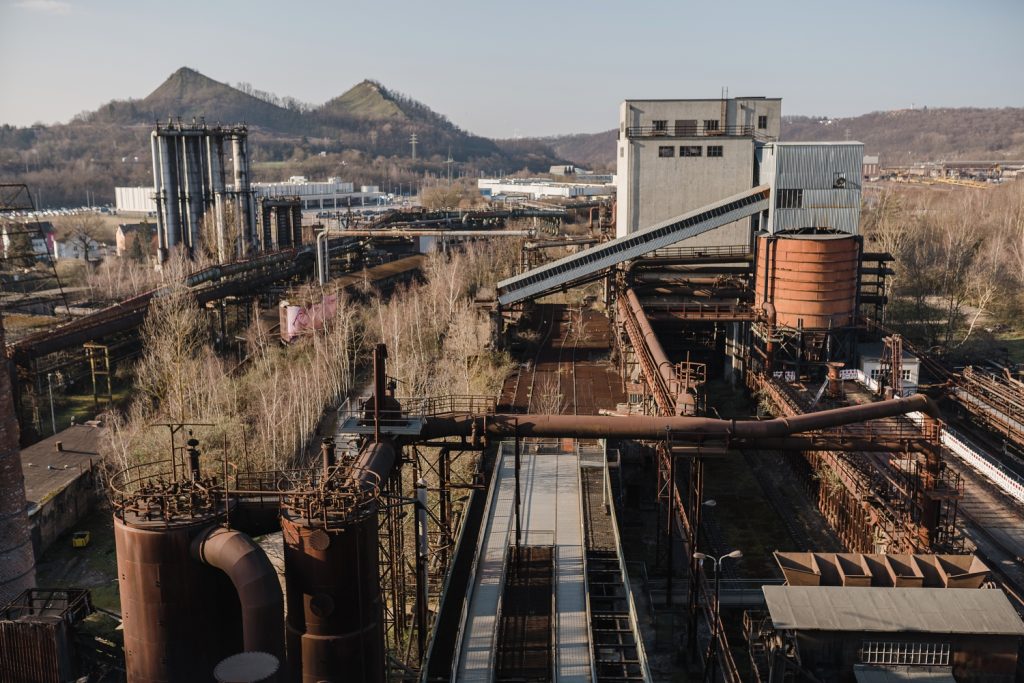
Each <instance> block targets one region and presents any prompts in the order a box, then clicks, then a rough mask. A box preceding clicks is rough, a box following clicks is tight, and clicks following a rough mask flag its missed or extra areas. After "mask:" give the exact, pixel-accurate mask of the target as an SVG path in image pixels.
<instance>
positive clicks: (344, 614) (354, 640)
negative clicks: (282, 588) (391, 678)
mask: <svg viewBox="0 0 1024 683" xmlns="http://www.w3.org/2000/svg"><path fill="white" fill-rule="evenodd" d="M281 530H282V532H283V536H284V564H285V581H286V582H287V590H286V593H287V600H288V617H287V628H286V634H287V635H286V638H287V645H288V665H289V669H290V671H291V678H292V681H294V683H299V681H302V683H321V682H323V683H327V682H330V683H342V682H343V681H364V682H366V683H375V682H378V681H383V680H384V626H383V620H382V616H383V614H382V610H381V602H380V578H379V572H380V567H379V564H378V546H377V543H378V540H377V538H378V537H377V515H376V513H375V511H374V513H373V514H367V515H365V516H364V517H363V518H362V519H360V520H356V521H353V522H352V523H351V524H348V525H346V526H345V528H343V529H330V528H326V529H325V528H323V526H322V525H319V524H317V523H316V522H315V521H314V523H312V524H310V523H309V521H308V520H304V519H301V518H296V517H292V516H289V515H287V514H285V515H284V516H282V518H281Z"/></svg>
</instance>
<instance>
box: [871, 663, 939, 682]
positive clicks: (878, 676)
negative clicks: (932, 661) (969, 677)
mask: <svg viewBox="0 0 1024 683" xmlns="http://www.w3.org/2000/svg"><path fill="white" fill-rule="evenodd" d="M853 675H854V676H855V677H856V678H857V683H906V682H908V681H922V682H923V681H927V683H956V679H955V678H953V674H952V672H951V671H950V669H949V667H948V666H947V667H941V668H940V667H931V666H867V665H863V664H861V665H857V666H855V667H853Z"/></svg>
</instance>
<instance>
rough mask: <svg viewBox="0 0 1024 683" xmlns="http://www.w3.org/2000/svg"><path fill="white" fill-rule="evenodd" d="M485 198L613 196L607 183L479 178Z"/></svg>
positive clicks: (611, 187)
mask: <svg viewBox="0 0 1024 683" xmlns="http://www.w3.org/2000/svg"><path fill="white" fill-rule="evenodd" d="M476 184H477V188H478V189H479V190H480V194H482V195H483V196H485V197H498V196H503V195H504V196H516V195H518V196H527V197H530V198H531V199H542V198H563V199H570V198H572V197H602V196H611V195H613V194H615V185H613V184H607V183H560V182H555V181H553V180H544V179H542V178H480V179H479V180H477V181H476Z"/></svg>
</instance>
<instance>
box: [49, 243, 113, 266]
mask: <svg viewBox="0 0 1024 683" xmlns="http://www.w3.org/2000/svg"><path fill="white" fill-rule="evenodd" d="M108 251H109V248H108V247H107V245H106V244H103V243H102V242H97V241H96V240H94V239H91V238H90V239H89V242H88V253H86V249H85V245H84V244H83V243H82V240H80V239H77V238H76V239H66V240H55V241H54V243H53V258H54V260H57V261H60V260H66V259H75V260H77V261H100V260H102V259H104V258H106V256H107V252H108Z"/></svg>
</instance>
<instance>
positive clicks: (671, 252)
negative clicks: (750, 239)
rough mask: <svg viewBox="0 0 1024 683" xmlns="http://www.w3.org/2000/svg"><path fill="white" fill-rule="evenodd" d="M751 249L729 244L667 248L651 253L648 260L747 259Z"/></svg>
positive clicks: (742, 245)
mask: <svg viewBox="0 0 1024 683" xmlns="http://www.w3.org/2000/svg"><path fill="white" fill-rule="evenodd" d="M749 256H750V247H748V246H747V245H746V244H727V245H720V246H711V245H708V246H700V247H665V248H664V249H658V250H656V251H654V252H653V253H651V254H650V255H649V256H648V257H647V258H663V259H689V258H721V257H726V258H729V257H735V258H739V259H742V258H747V257H749Z"/></svg>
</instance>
